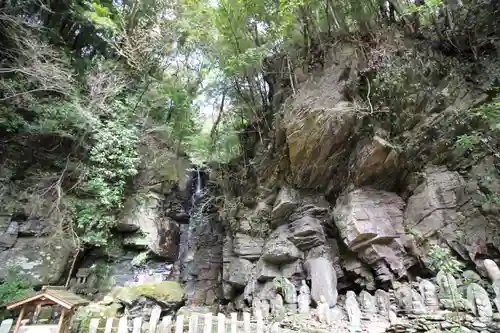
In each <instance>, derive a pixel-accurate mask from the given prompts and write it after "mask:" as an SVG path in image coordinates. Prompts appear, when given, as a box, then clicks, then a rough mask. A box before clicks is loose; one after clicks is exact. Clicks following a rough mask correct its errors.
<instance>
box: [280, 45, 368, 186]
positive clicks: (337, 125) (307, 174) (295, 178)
mask: <svg viewBox="0 0 500 333" xmlns="http://www.w3.org/2000/svg"><path fill="white" fill-rule="evenodd" d="M355 53H356V50H355V49H354V48H352V47H349V46H346V45H343V47H342V50H341V51H340V52H337V53H336V55H335V56H336V61H335V62H334V63H333V64H332V65H331V66H328V67H326V68H325V69H324V75H322V76H321V77H318V78H315V79H313V80H308V81H307V83H305V84H303V85H302V86H301V88H300V89H299V90H297V94H295V95H294V96H293V99H290V103H289V104H288V105H287V107H286V108H285V112H284V117H283V121H282V124H283V127H284V132H285V134H284V135H285V136H286V145H287V148H288V151H287V153H288V159H287V160H288V161H289V168H290V173H291V174H290V177H289V179H287V181H289V182H290V183H291V184H292V185H294V186H297V187H299V188H316V189H319V190H322V191H325V192H326V193H332V192H338V191H340V190H341V189H342V188H343V187H344V186H345V184H346V182H347V180H348V178H349V177H348V171H349V168H348V165H347V164H348V161H349V156H350V154H351V152H352V150H353V149H354V147H355V145H356V141H357V137H358V133H359V127H360V126H361V123H362V122H361V117H359V113H358V112H357V111H356V108H355V107H354V105H352V104H351V103H349V102H347V101H346V87H347V86H348V85H349V83H350V82H354V81H355V80H357V76H358V68H359V57H356V56H355Z"/></svg>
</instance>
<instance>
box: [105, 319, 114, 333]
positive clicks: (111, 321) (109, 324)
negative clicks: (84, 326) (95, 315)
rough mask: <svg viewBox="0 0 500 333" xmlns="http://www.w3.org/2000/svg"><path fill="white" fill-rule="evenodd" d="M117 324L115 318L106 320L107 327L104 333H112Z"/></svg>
mask: <svg viewBox="0 0 500 333" xmlns="http://www.w3.org/2000/svg"><path fill="white" fill-rule="evenodd" d="M114 323H115V318H113V317H109V318H108V319H106V327H105V328H104V333H111V331H112V330H113V324H114Z"/></svg>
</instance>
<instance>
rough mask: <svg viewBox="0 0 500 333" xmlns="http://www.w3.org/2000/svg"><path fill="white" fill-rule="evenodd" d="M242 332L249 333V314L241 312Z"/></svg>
mask: <svg viewBox="0 0 500 333" xmlns="http://www.w3.org/2000/svg"><path fill="white" fill-rule="evenodd" d="M243 331H244V332H245V333H250V313H249V312H243Z"/></svg>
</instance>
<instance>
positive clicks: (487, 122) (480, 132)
mask: <svg viewBox="0 0 500 333" xmlns="http://www.w3.org/2000/svg"><path fill="white" fill-rule="evenodd" d="M497 90H498V88H497ZM466 121H467V122H468V124H469V127H468V128H469V131H468V132H467V133H464V134H462V135H459V136H458V137H457V138H456V141H455V148H456V149H457V150H458V151H462V152H474V151H486V152H488V153H490V154H492V155H493V156H495V157H496V158H497V159H500V141H499V140H498V138H499V134H500V98H499V97H498V96H497V97H495V98H494V99H493V100H492V101H491V102H488V103H485V104H482V105H480V106H479V107H477V108H475V109H473V110H471V111H470V113H469V114H468V115H467V118H466Z"/></svg>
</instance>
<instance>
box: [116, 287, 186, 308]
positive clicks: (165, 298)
mask: <svg viewBox="0 0 500 333" xmlns="http://www.w3.org/2000/svg"><path fill="white" fill-rule="evenodd" d="M108 296H109V297H108V298H112V299H113V303H120V304H123V305H124V306H125V309H126V310H125V312H126V313H127V314H128V315H130V316H144V315H146V316H147V315H148V314H150V312H151V310H152V309H153V308H154V307H155V306H159V307H160V308H161V309H162V311H163V312H170V313H173V312H175V311H177V310H178V309H179V308H180V307H181V305H182V303H183V297H184V289H183V288H182V285H181V284H180V283H179V282H177V281H162V282H154V283H145V284H133V285H128V286H124V287H116V288H114V289H113V290H112V291H111V292H110V293H109V295H108Z"/></svg>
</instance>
